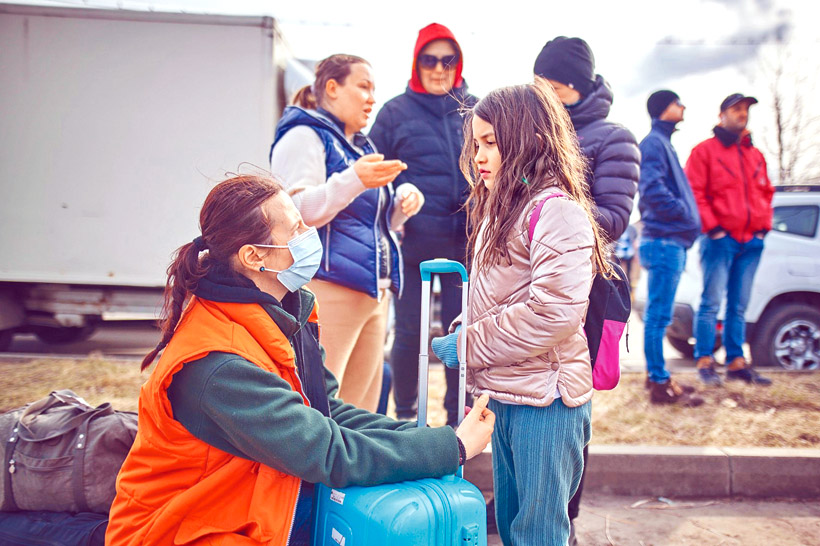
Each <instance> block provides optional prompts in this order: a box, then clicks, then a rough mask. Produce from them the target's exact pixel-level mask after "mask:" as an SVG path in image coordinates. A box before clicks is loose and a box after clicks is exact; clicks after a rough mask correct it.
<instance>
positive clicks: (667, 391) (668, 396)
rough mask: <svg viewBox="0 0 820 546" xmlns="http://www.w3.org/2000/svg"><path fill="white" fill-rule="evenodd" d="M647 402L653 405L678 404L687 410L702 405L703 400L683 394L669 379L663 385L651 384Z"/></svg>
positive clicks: (686, 393)
mask: <svg viewBox="0 0 820 546" xmlns="http://www.w3.org/2000/svg"><path fill="white" fill-rule="evenodd" d="M649 400H650V401H651V402H652V403H653V404H678V405H680V406H686V407H689V408H694V407H697V406H700V405H701V404H703V398H701V397H700V396H695V395H693V394H689V393H688V392H684V390H683V389H682V388H681V387H680V386H678V385H677V384H676V383H675V382H674V381H672V380H671V379H669V380H668V381H666V382H665V383H652V386H651V387H650V393H649Z"/></svg>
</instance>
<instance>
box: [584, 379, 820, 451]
mask: <svg viewBox="0 0 820 546" xmlns="http://www.w3.org/2000/svg"><path fill="white" fill-rule="evenodd" d="M770 377H772V379H773V380H774V384H773V385H772V386H770V387H759V386H751V385H746V384H745V383H727V384H726V385H725V386H724V387H717V388H707V387H703V388H701V387H700V386H699V385H696V380H695V378H694V377H692V378H691V379H690V380H689V383H690V384H692V385H693V386H696V387H697V388H698V395H699V396H701V397H703V398H704V400H705V403H704V404H703V405H702V406H700V407H697V408H686V407H682V406H676V405H656V404H651V403H650V402H649V392H648V391H647V390H646V389H644V375H643V374H626V375H624V376H623V377H622V378H621V384H620V385H618V387H617V388H616V389H614V390H612V391H605V392H597V393H595V396H594V397H593V400H592V429H593V435H592V442H593V443H595V444H644V445H686V446H722V447H807V448H816V447H820V373H792V374H787V373H778V374H771V375H770ZM682 381H685V379H682Z"/></svg>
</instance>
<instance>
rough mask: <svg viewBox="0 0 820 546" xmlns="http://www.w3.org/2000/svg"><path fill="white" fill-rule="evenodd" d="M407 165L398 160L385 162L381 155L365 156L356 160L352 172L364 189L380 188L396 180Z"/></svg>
mask: <svg viewBox="0 0 820 546" xmlns="http://www.w3.org/2000/svg"><path fill="white" fill-rule="evenodd" d="M405 169H407V164H406V163H404V162H403V161H399V160H398V159H392V160H390V161H385V160H384V156H383V155H382V154H367V155H363V156H362V157H360V158H359V159H357V160H356V163H354V164H353V170H354V171H356V175H357V176H358V177H359V180H361V181H362V184H364V186H365V187H366V188H381V187H382V186H386V185H387V184H389V183H390V182H392V181H393V180H395V179H396V177H397V176H398V175H399V173H400V172H402V171H403V170H405Z"/></svg>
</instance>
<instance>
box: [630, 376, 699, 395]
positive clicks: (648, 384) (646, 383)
mask: <svg viewBox="0 0 820 546" xmlns="http://www.w3.org/2000/svg"><path fill="white" fill-rule="evenodd" d="M669 381H671V382H672V384H673V385H674V387H673V388H675V389H677V390H682V391H683V392H685V393H686V394H692V393H693V392H695V390H696V389H695V387H693V386H691V385H683V384H681V383H678V382H677V381H675V380H674V379H672V378H671V377H670V378H669ZM643 388H645V389H647V390H649V389H651V388H652V381H650V380H649V374H646V379H645V380H644V382H643Z"/></svg>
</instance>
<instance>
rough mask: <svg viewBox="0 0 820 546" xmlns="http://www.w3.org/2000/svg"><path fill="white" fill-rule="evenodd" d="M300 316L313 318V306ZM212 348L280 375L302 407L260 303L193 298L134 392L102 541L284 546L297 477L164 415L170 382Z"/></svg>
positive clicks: (289, 363) (284, 347) (287, 351)
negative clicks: (132, 424) (130, 428)
mask: <svg viewBox="0 0 820 546" xmlns="http://www.w3.org/2000/svg"><path fill="white" fill-rule="evenodd" d="M309 320H310V321H311V322H316V321H317V309H316V306H314V308H313V312H312V314H311V316H310V319H309ZM212 351H221V352H226V353H232V354H236V355H239V356H241V357H243V358H245V359H247V360H248V361H250V362H253V363H254V364H256V365H257V366H259V367H260V368H262V369H264V370H267V371H269V372H272V373H275V374H277V375H279V376H280V377H282V378H283V379H284V380H285V381H287V382H288V383H289V384H290V386H291V388H293V390H294V391H296V392H299V393H300V394H302V399H303V400H304V401H305V404H308V402H307V399H306V398H305V396H304V394H303V393H302V387H301V384H300V382H299V379H298V378H297V376H296V369H295V367H294V363H295V359H294V353H293V348H292V347H291V345H290V343H289V342H288V340H287V339H286V338H285V336H284V335H283V334H282V332H281V331H280V330H279V328H278V327H277V326H276V323H275V322H274V321H273V319H271V317H270V315H268V313H267V312H266V311H265V310H264V309H263V308H262V307H261V306H260V305H257V304H246V303H216V302H212V301H207V300H202V299H199V298H196V297H195V298H193V299H192V301H191V303H190V304H189V306H188V307H187V309H186V310H185V313H184V315H183V317H182V320H181V321H180V322H179V324H178V326H177V328H176V331H175V332H174V336H173V338H172V339H171V341H170V343H169V344H168V346H167V347H166V348H165V351H164V352H163V354H162V357H161V358H160V360H159V362H158V363H157V366H156V368H155V369H154V371H153V372H152V373H151V376H150V377H149V378H148V381H146V382H145V384H144V385H143V386H142V389H141V390H140V398H139V430H138V432H137V437H136V440H135V442H134V446H133V447H132V448H131V451H130V453H129V454H128V457H127V458H126V459H125V462H124V463H123V466H122V469H121V470H120V473H119V475H118V476H117V496H116V498H115V499H114V503H113V505H112V507H111V512H110V516H109V517H110V520H109V523H108V530H107V532H106V537H105V543H106V545H108V546H121V545H135V546H136V545H146V544H158V545H162V544H174V545H182V544H185V545H205V544H208V545H216V544H219V545H242V546H250V545H262V544H264V545H284V544H287V541H288V538H289V536H290V531H291V526H292V522H293V515H294V511H295V509H296V502H297V500H298V497H299V489H300V485H301V480H300V479H299V478H298V477H295V476H290V475H287V474H285V473H283V472H279V471H278V470H275V469H273V468H270V467H268V466H265V465H263V464H261V463H258V462H254V461H249V460H247V459H243V458H241V457H236V456H234V455H231V454H229V453H226V452H224V451H222V450H220V449H217V448H215V447H213V446H211V445H209V444H207V443H205V442H203V441H201V440H199V439H197V438H196V437H194V436H193V435H192V434H191V433H189V432H188V431H187V430H186V429H185V427H183V426H182V424H180V423H179V422H178V421H176V420H174V418H173V411H172V409H171V403H170V401H169V400H168V396H167V389H168V386H169V385H170V384H171V379H172V378H173V376H174V374H175V373H176V372H178V371H179V370H181V369H182V366H184V365H185V363H187V362H191V361H193V360H197V359H199V358H202V357H204V356H206V355H207V354H208V353H210V352H212ZM271 426H276V418H275V416H271Z"/></svg>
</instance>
